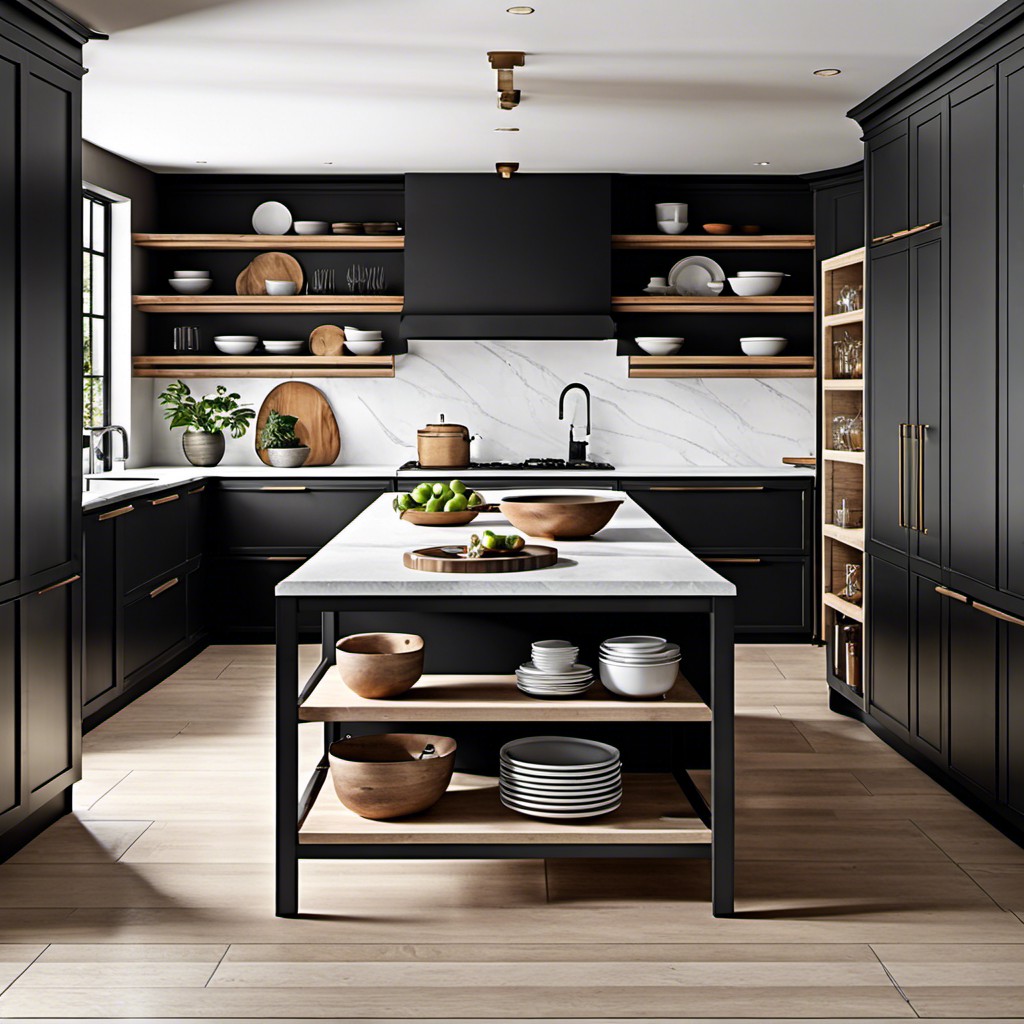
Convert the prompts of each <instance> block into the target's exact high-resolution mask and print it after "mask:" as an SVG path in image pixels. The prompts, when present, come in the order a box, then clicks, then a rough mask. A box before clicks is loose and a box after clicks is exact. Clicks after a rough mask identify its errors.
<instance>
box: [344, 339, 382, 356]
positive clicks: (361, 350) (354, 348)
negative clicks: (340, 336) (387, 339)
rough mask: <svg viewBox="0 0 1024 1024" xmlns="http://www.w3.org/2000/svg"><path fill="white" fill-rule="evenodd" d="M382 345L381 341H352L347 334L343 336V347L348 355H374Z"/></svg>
mask: <svg viewBox="0 0 1024 1024" xmlns="http://www.w3.org/2000/svg"><path fill="white" fill-rule="evenodd" d="M383 347H384V342H383V341H353V340H352V339H351V338H349V337H348V336H347V335H346V337H345V348H347V349H348V351H349V355H353V356H375V355H376V354H377V353H378V352H379V351H380V350H381V349H382V348H383Z"/></svg>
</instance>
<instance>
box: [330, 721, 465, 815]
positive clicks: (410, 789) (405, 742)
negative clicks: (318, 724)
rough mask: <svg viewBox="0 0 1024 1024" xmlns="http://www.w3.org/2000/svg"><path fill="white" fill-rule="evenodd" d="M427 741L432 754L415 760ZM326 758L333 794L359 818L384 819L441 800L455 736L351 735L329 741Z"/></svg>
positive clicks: (450, 769) (452, 759)
mask: <svg viewBox="0 0 1024 1024" xmlns="http://www.w3.org/2000/svg"><path fill="white" fill-rule="evenodd" d="M428 743H432V744H433V745H434V749H435V751H436V756H427V757H424V758H423V759H422V760H421V759H420V754H422V753H423V749H424V747H426V746H427V744H428ZM328 759H329V761H330V765H331V778H332V780H333V781H334V791H335V792H336V793H337V794H338V799H339V800H340V801H341V802H342V803H343V804H344V805H345V806H346V807H347V808H348V809H349V810H350V811H355V813H356V814H358V815H360V817H363V818H372V819H373V820H374V821H387V820H389V819H391V818H404V817H405V816H406V815H408V814H418V813H419V812H420V811H425V810H426V809H427V808H428V807H432V806H433V805H434V804H436V803H437V801H438V800H440V799H441V797H442V796H443V795H444V791H445V790H446V789H447V788H448V783H449V782H451V779H452V772H453V771H454V770H455V740H453V739H449V738H448V737H447V736H426V735H423V734H420V733H397V732H392V733H379V734H378V735H375V736H357V737H355V738H349V739H347V740H339V741H338V742H337V743H332V744H331V746H330V749H329V750H328Z"/></svg>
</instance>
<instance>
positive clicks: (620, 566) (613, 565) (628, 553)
mask: <svg viewBox="0 0 1024 1024" xmlns="http://www.w3.org/2000/svg"><path fill="white" fill-rule="evenodd" d="M578 491H579V493H587V491H586V489H585V488H579V489H578ZM512 493H514V492H512ZM600 493H601V494H602V497H610V496H611V495H615V496H616V497H619V498H622V499H623V502H622V506H621V507H620V508H619V509H618V511H617V512H616V513H615V515H614V517H613V518H612V520H611V522H610V523H609V524H608V525H607V526H606V527H605V528H604V529H603V530H602V531H601V532H600V533H598V534H597V535H596V536H594V537H590V538H587V539H586V540H558V541H547V540H541V539H536V540H535V543H538V544H551V545H553V546H554V547H556V548H557V549H558V554H559V561H558V562H557V563H556V564H555V565H553V566H551V567H550V568H547V569H534V570H530V571H527V572H514V573H475V574H470V573H435V572H422V571H420V570H417V569H407V568H406V567H405V566H404V565H403V564H402V555H403V553H404V552H406V551H410V550H413V549H414V548H425V547H434V546H437V545H441V544H465V543H466V542H467V541H468V540H469V537H470V535H471V534H473V533H479V532H480V531H481V530H483V529H486V528H490V529H493V530H494V531H495V532H497V533H511V532H516V531H514V529H513V527H512V526H511V525H510V524H509V523H508V521H507V520H505V519H504V518H503V517H502V516H500V515H481V516H479V517H478V518H477V519H476V520H474V521H473V522H472V523H470V524H469V525H468V526H465V527H423V526H414V525H412V524H411V523H408V522H403V521H402V520H401V519H399V518H398V515H397V513H396V512H395V511H394V509H393V508H392V499H393V498H394V495H393V494H385V495H382V496H381V497H379V498H378V499H377V500H376V501H374V502H373V504H372V505H370V506H369V508H367V509H366V510H365V511H364V512H363V513H361V514H360V515H359V516H357V517H356V518H355V519H354V520H353V521H352V522H351V523H350V524H349V525H348V526H346V527H345V529H343V530H342V531H341V532H340V533H339V534H338V535H337V536H336V537H334V538H333V539H332V540H330V541H329V542H328V543H327V544H325V545H324V547H323V548H321V549H320V551H319V552H317V554H315V555H314V556H313V557H312V558H310V559H309V560H308V561H306V562H305V563H304V564H303V565H302V566H301V567H300V568H298V569H296V571H295V572H293V573H292V574H291V575H290V576H288V577H287V578H286V579H284V580H283V581H282V582H281V583H279V584H278V585H277V588H276V590H275V593H276V595H277V596H278V597H370V596H375V597H383V596H391V597H399V596H401V597H439V596H449V597H466V596H476V595H479V596H481V597H484V596H487V597H734V596H735V595H736V588H735V586H734V585H733V584H732V583H730V582H729V581H728V580H727V579H725V578H724V577H722V576H720V575H719V574H718V573H716V572H715V571H714V570H713V569H711V568H710V567H709V566H707V565H705V563H704V562H702V561H701V560H700V559H699V558H698V557H697V556H696V555H694V554H693V553H692V552H691V551H689V550H688V549H687V548H685V547H683V545H681V544H679V543H678V542H677V541H675V540H673V539H672V537H670V536H669V534H667V533H666V532H665V531H664V530H663V529H662V528H661V527H660V526H659V525H658V524H657V523H656V522H655V521H654V520H653V519H652V518H651V517H650V516H649V515H648V514H647V513H646V512H644V510H643V509H642V508H640V506H639V505H637V504H636V502H634V501H633V500H632V499H631V498H629V497H628V496H627V495H626V494H624V493H622V492H608V491H604V492H600ZM527 539H528V541H529V540H533V539H532V538H527Z"/></svg>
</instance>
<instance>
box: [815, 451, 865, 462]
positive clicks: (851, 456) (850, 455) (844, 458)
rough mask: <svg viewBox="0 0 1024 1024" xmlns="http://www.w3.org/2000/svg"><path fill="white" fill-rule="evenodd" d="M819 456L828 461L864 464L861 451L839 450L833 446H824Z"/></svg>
mask: <svg viewBox="0 0 1024 1024" xmlns="http://www.w3.org/2000/svg"><path fill="white" fill-rule="evenodd" d="M821 457H822V458H823V459H825V460H826V461H828V462H853V463H856V464H857V465H858V466H863V465H864V453H863V452H841V451H837V450H836V449H835V448H826V449H825V450H824V451H823V452H822V453H821Z"/></svg>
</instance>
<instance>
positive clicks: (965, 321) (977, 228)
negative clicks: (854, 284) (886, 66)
mask: <svg viewBox="0 0 1024 1024" xmlns="http://www.w3.org/2000/svg"><path fill="white" fill-rule="evenodd" d="M997 95H998V93H997V88H996V75H995V72H994V71H992V72H989V73H986V74H984V75H981V76H979V77H978V78H976V79H974V80H973V81H972V82H970V83H969V84H968V85H967V86H964V87H962V88H961V89H958V90H957V91H956V92H954V93H953V94H952V96H951V102H950V114H949V141H950V161H949V179H950V199H949V233H948V239H949V278H950V281H951V282H952V287H950V289H949V380H950V387H949V423H948V427H947V430H946V444H947V447H948V450H949V492H948V493H949V537H948V551H949V556H948V567H949V568H950V570H952V571H953V572H954V573H958V574H960V575H962V576H965V577H968V578H970V579H971V580H975V581H977V582H978V583H982V584H985V585H986V586H989V587H995V586H996V585H997V582H998V581H997V564H998V554H997V553H998V537H997V492H998V452H999V440H998V431H997V426H998V406H997V402H996V394H997V384H996V382H997V341H998V325H997V318H998V307H997V288H998V279H997V274H998V242H999V217H998V211H999V207H998V203H997V202H996V196H997V194H998V170H999V164H998V151H999V150H998V123H997ZM875 351H877V348H876V347H873V348H872V352H875Z"/></svg>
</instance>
